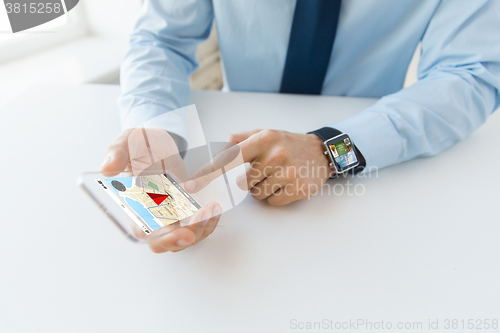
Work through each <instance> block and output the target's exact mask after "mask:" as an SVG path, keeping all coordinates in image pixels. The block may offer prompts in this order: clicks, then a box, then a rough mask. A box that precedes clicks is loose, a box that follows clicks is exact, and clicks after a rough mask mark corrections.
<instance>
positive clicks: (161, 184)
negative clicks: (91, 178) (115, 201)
mask: <svg viewBox="0 0 500 333" xmlns="http://www.w3.org/2000/svg"><path fill="white" fill-rule="evenodd" d="M96 181H97V182H98V183H99V184H101V185H103V184H102V183H103V182H102V180H99V179H96ZM105 182H106V185H107V186H108V188H106V187H105V186H103V188H104V190H106V191H108V193H109V194H110V195H112V196H114V195H115V194H117V195H118V196H119V197H120V198H121V199H122V200H123V201H125V203H126V204H127V206H128V207H125V206H124V205H123V204H122V207H123V208H124V209H127V208H128V209H130V210H132V211H133V212H134V213H135V214H136V215H137V216H138V217H139V218H140V219H141V220H142V222H143V223H144V225H145V226H147V229H149V230H150V231H155V230H158V229H160V228H162V227H165V226H167V225H170V224H172V223H175V222H178V221H179V220H182V219H185V218H187V217H189V216H191V215H193V214H194V213H195V212H196V211H197V210H198V209H200V208H201V206H200V204H199V203H198V202H197V201H196V200H195V199H194V198H193V197H192V196H190V195H189V194H188V193H187V192H186V191H185V190H184V188H182V186H181V185H180V184H179V183H177V181H176V180H175V179H174V178H173V177H172V176H170V175H168V174H161V175H148V176H140V177H117V178H105ZM113 192H114V193H113ZM129 215H130V214H129ZM142 229H143V231H144V232H145V233H146V234H150V232H148V230H147V229H146V228H144V226H142Z"/></svg>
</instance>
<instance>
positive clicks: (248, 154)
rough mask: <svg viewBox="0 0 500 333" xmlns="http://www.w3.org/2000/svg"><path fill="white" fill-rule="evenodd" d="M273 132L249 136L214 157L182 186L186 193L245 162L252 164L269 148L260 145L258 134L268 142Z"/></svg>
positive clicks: (197, 188)
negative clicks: (235, 156) (235, 155)
mask: <svg viewBox="0 0 500 333" xmlns="http://www.w3.org/2000/svg"><path fill="white" fill-rule="evenodd" d="M275 132H276V131H269V130H266V131H260V132H257V133H255V134H254V135H252V136H250V137H249V138H248V139H247V140H245V141H243V142H241V143H239V144H237V145H235V146H233V147H231V148H230V149H228V150H225V151H224V152H223V154H219V155H216V156H215V157H214V159H213V160H212V161H210V163H207V164H206V165H204V166H203V167H202V168H200V169H199V170H198V171H197V172H195V173H194V174H193V175H192V176H191V177H190V180H189V181H187V182H186V183H185V184H184V187H185V189H186V191H188V192H190V193H196V192H198V191H199V190H201V189H203V188H204V187H205V186H207V185H208V184H209V183H210V182H212V181H213V180H214V179H216V178H218V177H219V176H220V175H222V172H228V171H229V170H231V169H233V168H235V167H237V166H239V165H241V164H243V163H246V162H253V161H254V160H255V159H257V158H258V157H259V156H261V155H263V154H264V152H265V150H266V149H268V148H269V146H267V145H262V144H260V142H259V140H260V139H259V136H260V134H261V133H264V138H265V139H266V141H269V136H270V135H269V133H275ZM236 147H237V148H236ZM236 149H239V152H238V156H237V158H233V156H234V154H235V151H236ZM228 157H229V158H228ZM229 160H231V162H229V163H228V161H229ZM222 166H223V167H224V169H223V170H224V171H222V170H221V169H218V167H222Z"/></svg>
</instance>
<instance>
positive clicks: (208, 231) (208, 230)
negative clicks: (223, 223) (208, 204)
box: [203, 214, 220, 238]
mask: <svg viewBox="0 0 500 333" xmlns="http://www.w3.org/2000/svg"><path fill="white" fill-rule="evenodd" d="M219 220H220V214H219V215H216V216H214V217H212V218H211V219H210V220H209V221H208V223H207V226H206V228H205V231H204V233H203V238H206V237H208V236H209V235H210V234H212V232H214V230H215V228H216V227H217V225H218V224H219Z"/></svg>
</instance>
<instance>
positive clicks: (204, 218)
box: [201, 211, 211, 225]
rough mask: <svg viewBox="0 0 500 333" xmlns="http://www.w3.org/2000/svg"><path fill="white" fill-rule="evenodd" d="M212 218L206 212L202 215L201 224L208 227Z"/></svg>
mask: <svg viewBox="0 0 500 333" xmlns="http://www.w3.org/2000/svg"><path fill="white" fill-rule="evenodd" d="M210 217H211V216H210V212H208V211H204V212H203V214H201V224H203V225H206V224H207V223H208V220H209V219H210Z"/></svg>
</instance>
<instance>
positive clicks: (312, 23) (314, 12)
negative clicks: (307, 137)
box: [280, 0, 341, 94]
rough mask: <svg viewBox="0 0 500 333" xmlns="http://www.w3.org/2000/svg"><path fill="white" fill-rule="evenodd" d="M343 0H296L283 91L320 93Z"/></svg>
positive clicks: (282, 81) (281, 90) (282, 83)
mask: <svg viewBox="0 0 500 333" xmlns="http://www.w3.org/2000/svg"><path fill="white" fill-rule="evenodd" d="M340 3H341V0H297V4H296V6H295V12H294V15H293V22H292V31H291V33H290V41H289V43H288V52H287V55H286V62H285V70H284V72H283V79H282V80H281V89H280V92H282V93H291V94H321V89H322V88H323V81H324V80H325V75H326V70H327V69H328V63H329V62H330V55H331V53H332V47H333V42H334V41H335V34H336V32H337V24H338V21H339V14H340Z"/></svg>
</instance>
